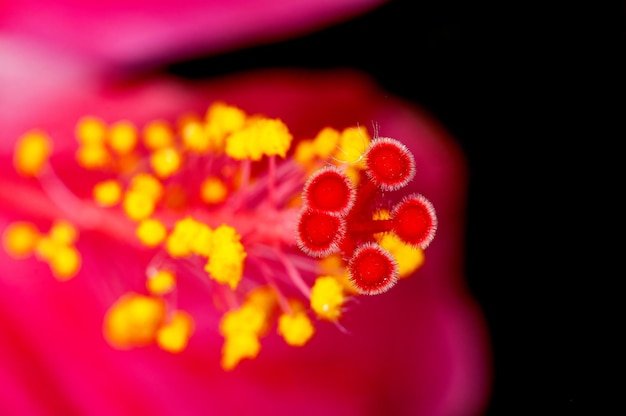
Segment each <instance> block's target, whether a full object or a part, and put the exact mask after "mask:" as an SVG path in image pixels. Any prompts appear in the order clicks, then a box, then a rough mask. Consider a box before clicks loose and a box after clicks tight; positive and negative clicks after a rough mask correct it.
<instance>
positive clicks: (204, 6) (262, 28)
mask: <svg viewBox="0 0 626 416" xmlns="http://www.w3.org/2000/svg"><path fill="white" fill-rule="evenodd" d="M385 2H386V1H385V0H313V1H311V0H299V1H281V0H269V1H268V0H232V1H228V2H225V1H215V0H181V1H171V0H156V1H148V0H130V1H123V0H90V1H79V0H56V1H41V0H3V1H2V2H0V34H2V35H3V36H4V37H6V38H17V39H19V40H23V41H30V42H37V43H43V44H48V45H51V46H54V47H56V48H60V49H63V50H64V51H65V52H66V53H74V54H77V55H80V56H84V57H87V58H89V59H92V60H96V61H98V62H102V63H105V64H108V65H111V64H114V65H121V64H126V65H128V64H133V63H137V62H139V63H145V61H150V62H159V61H161V62H162V61H163V60H164V58H167V59H168V60H171V59H173V58H174V59H181V58H183V57H189V56H191V55H192V54H194V53H196V52H198V51H201V52H202V53H204V54H212V53H217V52H223V51H225V50H230V49H234V48H237V47H241V46H243V45H252V44H260V43H265V42H270V41H275V40H277V39H285V38H289V37H294V36H297V35H303V34H305V33H308V32H311V31H314V30H317V29H320V28H322V27H325V26H328V25H331V24H335V23H338V22H340V21H342V20H346V19H348V18H352V17H354V16H356V15H358V14H361V13H364V12H366V11H368V10H370V9H373V8H374V7H376V6H379V5H381V4H383V3H385ZM77 34H82V35H77Z"/></svg>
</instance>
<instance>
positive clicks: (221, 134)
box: [205, 102, 246, 153]
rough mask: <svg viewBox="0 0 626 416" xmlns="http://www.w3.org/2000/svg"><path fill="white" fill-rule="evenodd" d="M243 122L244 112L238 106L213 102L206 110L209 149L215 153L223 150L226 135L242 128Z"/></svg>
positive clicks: (244, 118)
mask: <svg viewBox="0 0 626 416" xmlns="http://www.w3.org/2000/svg"><path fill="white" fill-rule="evenodd" d="M245 122H246V113H244V112H243V111H242V110H240V109H239V108H237V107H233V106H229V105H226V104H224V103H222V102H216V103H213V104H212V105H211V106H210V107H209V109H208V110H207V113H206V125H205V133H206V135H207V137H208V139H209V142H210V148H211V150H212V151H213V152H215V153H221V152H223V151H224V145H225V138H226V136H228V135H230V134H231V133H233V132H235V131H237V130H240V129H241V128H243V126H244V124H245Z"/></svg>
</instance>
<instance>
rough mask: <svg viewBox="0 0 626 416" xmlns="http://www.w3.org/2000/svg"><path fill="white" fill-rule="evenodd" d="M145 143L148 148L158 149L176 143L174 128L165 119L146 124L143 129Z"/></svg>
mask: <svg viewBox="0 0 626 416" xmlns="http://www.w3.org/2000/svg"><path fill="white" fill-rule="evenodd" d="M142 137H143V144H144V146H145V147H146V148H147V149H148V150H157V149H161V148H164V147H169V146H172V145H173V144H174V130H173V129H172V126H171V125H170V124H169V123H168V122H166V121H164V120H154V121H151V122H149V123H148V124H146V125H145V126H144V128H143V131H142Z"/></svg>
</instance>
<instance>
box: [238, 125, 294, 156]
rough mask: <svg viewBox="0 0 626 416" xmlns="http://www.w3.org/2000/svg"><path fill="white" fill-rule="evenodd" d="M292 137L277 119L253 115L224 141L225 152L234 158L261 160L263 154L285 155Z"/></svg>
mask: <svg viewBox="0 0 626 416" xmlns="http://www.w3.org/2000/svg"><path fill="white" fill-rule="evenodd" d="M292 139H293V137H292V135H291V133H289V130H288V129H287V126H286V125H285V124H284V123H283V122H282V121H281V120H279V119H269V118H264V117H254V118H251V119H249V120H248V123H247V124H246V125H245V127H244V128H243V129H241V130H238V131H236V132H234V133H233V134H231V135H230V136H229V137H228V140H227V141H226V154H228V156H230V157H232V158H233V159H235V160H244V159H250V160H253V161H258V160H261V157H262V156H263V155H267V156H273V155H278V156H280V157H285V155H286V154H287V150H289V146H291V140H292Z"/></svg>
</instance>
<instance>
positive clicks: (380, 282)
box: [348, 243, 398, 295]
mask: <svg viewBox="0 0 626 416" xmlns="http://www.w3.org/2000/svg"><path fill="white" fill-rule="evenodd" d="M348 275H349V277H350V281H351V282H352V283H354V286H355V287H356V288H357V290H358V291H359V293H361V294H363V295H378V294H380V293H383V292H386V291H388V290H389V289H391V287H393V285H395V284H396V282H397V281H398V264H397V263H396V260H395V259H394V258H393V256H392V255H391V254H390V253H389V252H388V251H386V250H384V249H383V248H381V247H380V246H379V245H377V244H374V243H365V244H363V245H362V246H360V247H359V248H357V249H356V251H355V252H354V255H353V256H352V258H351V259H350V262H349V264H348Z"/></svg>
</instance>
